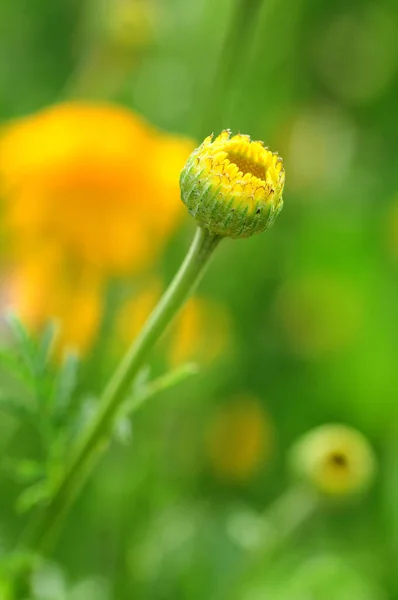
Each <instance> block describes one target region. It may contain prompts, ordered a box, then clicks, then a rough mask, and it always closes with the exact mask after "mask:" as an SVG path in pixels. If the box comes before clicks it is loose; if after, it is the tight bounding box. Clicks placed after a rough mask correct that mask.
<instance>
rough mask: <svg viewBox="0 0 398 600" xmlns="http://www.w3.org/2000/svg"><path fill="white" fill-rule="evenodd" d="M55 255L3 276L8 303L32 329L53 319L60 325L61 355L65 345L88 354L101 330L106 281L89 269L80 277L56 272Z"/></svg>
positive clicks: (58, 340)
mask: <svg viewBox="0 0 398 600" xmlns="http://www.w3.org/2000/svg"><path fill="white" fill-rule="evenodd" d="M53 260H54V257H53V256H52V255H51V254H49V255H47V256H39V257H37V256H35V257H32V259H31V260H29V261H25V262H23V263H22V264H21V265H19V266H18V268H17V269H13V270H11V271H10V273H9V275H8V276H6V277H4V278H3V289H5V290H6V293H7V305H9V306H11V307H12V308H13V309H15V310H17V312H18V316H19V317H20V318H21V319H22V321H23V322H24V323H25V324H26V325H27V326H28V327H29V328H31V329H34V330H38V329H41V328H42V327H44V325H45V324H46V323H47V322H48V321H49V320H55V321H56V322H57V323H58V325H59V334H58V336H57V348H56V349H57V354H59V353H60V352H62V350H64V349H65V348H70V349H73V350H77V351H79V352H80V353H83V354H84V353H85V352H87V350H88V349H89V348H90V346H91V344H92V342H93V340H94V339H95V336H96V334H97V332H98V330H99V327H100V323H101V318H102V311H103V304H102V303H103V289H102V283H101V281H100V280H99V279H98V277H96V276H95V275H94V274H93V273H91V272H90V271H88V270H87V269H86V270H85V271H83V272H81V273H80V276H79V278H78V279H77V280H76V279H75V278H72V279H71V278H68V277H67V276H65V274H64V273H59V274H58V276H57V275H56V273H55V271H51V272H52V275H51V277H49V273H50V271H49V269H52V267H53V266H54V265H53Z"/></svg>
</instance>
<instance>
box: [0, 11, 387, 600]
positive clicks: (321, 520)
mask: <svg viewBox="0 0 398 600" xmlns="http://www.w3.org/2000/svg"><path fill="white" fill-rule="evenodd" d="M96 4H98V5H99V4H100V0H98V2H97V3H96V2H93V3H91V4H88V3H84V2H81V1H80V0H79V1H78V0H69V1H68V0H58V1H57V2H53V1H52V0H2V1H1V3H0V115H1V119H2V121H3V122H7V121H8V120H10V119H12V118H15V117H19V116H22V115H26V114H30V113H32V112H34V111H36V110H38V109H40V108H42V107H44V106H46V105H49V104H52V103H54V102H55V101H57V100H60V99H62V98H63V97H64V95H65V90H66V89H68V86H70V85H71V81H75V79H76V77H77V84H76V89H78V88H79V85H81V89H79V95H80V96H81V97H87V98H97V99H101V98H105V99H108V100H112V101H115V102H118V103H121V104H123V105H126V106H127V107H130V108H132V109H133V110H135V111H137V112H139V113H141V114H142V115H144V116H145V117H146V118H147V119H148V120H149V121H150V122H151V123H152V124H154V125H156V126H158V127H160V128H161V129H164V130H166V131H169V132H173V133H181V134H184V135H186V136H189V137H193V138H196V139H198V140H199V139H201V138H202V137H203V136H204V135H205V134H208V133H210V132H211V131H216V132H218V131H219V130H221V129H222V128H224V127H229V128H231V129H232V130H233V131H241V132H244V133H250V134H251V135H252V137H253V138H254V139H263V140H265V141H266V143H267V144H268V145H269V146H270V148H272V149H276V150H278V152H279V153H280V155H281V156H282V157H283V159H284V164H285V169H286V187H285V193H284V198H285V208H284V210H283V212H282V214H281V216H280V217H279V219H278V221H277V223H276V225H275V227H273V228H272V229H271V230H270V231H269V232H267V233H266V234H264V235H260V236H257V237H255V238H252V239H249V240H242V241H227V242H225V243H223V244H222V247H221V248H220V250H219V252H218V253H217V255H216V256H215V259H214V261H213V263H212V265H211V268H210V269H209V272H208V273H207V275H206V277H205V279H204V280H203V282H202V283H201V287H200V292H201V294H203V295H204V296H205V297H207V298H210V299H213V300H215V301H218V302H219V303H221V304H222V305H225V306H226V307H227V309H228V311H229V313H230V330H231V331H230V340H229V343H228V344H227V347H226V348H225V351H224V352H223V355H222V356H221V357H219V358H218V359H217V360H216V361H213V362H212V364H211V365H205V366H204V367H203V369H202V370H201V371H200V373H199V375H197V376H195V377H194V378H193V379H190V380H188V381H187V382H185V383H183V384H181V385H180V386H179V387H177V388H175V389H173V390H172V391H170V392H169V393H164V394H162V395H161V396H158V397H157V398H155V399H153V401H152V402H151V404H148V406H145V407H144V408H143V409H142V411H141V412H139V413H137V415H136V416H135V417H134V419H133V423H132V429H133V431H132V440H131V442H130V443H128V444H127V445H123V444H119V443H115V444H114V445H113V446H112V448H111V450H110V451H109V452H108V454H107V456H106V458H105V459H104V460H103V461H102V463H101V465H100V467H99V468H98V469H97V470H96V472H95V474H94V476H93V477H92V479H91V481H90V482H89V484H88V485H87V486H86V488H85V490H84V493H83V494H82V496H81V497H80V499H79V500H78V502H77V503H76V505H75V506H74V508H73V510H72V512H71V514H70V517H69V518H68V521H67V524H66V527H65V531H64V532H63V534H62V537H61V539H60V543H59V544H58V546H57V550H56V553H55V555H54V557H53V561H52V562H51V563H49V565H48V566H47V567H46V568H45V569H44V570H43V572H41V574H40V577H38V580H37V581H36V582H35V590H36V591H35V593H36V596H35V598H37V599H40V600H58V599H59V600H61V599H68V600H69V599H70V600H91V599H92V600H107V599H111V598H112V599H117V600H124V599H127V598H139V599H142V600H146V599H148V600H149V599H151V600H168V599H170V600H171V599H173V600H177V599H181V600H182V599H189V600H196V599H198V600H199V599H200V600H203V599H206V600H221V599H227V598H228V599H234V598H236V599H237V600H262V599H264V600H265V599H267V598H270V599H271V598H272V600H310V599H313V598H314V599H315V598H316V599H318V598H319V599H320V600H328V599H329V598H330V599H331V598H339V599H341V600H345V599H347V600H348V599H350V600H356V599H357V600H368V599H369V600H384V599H387V598H388V599H391V600H393V599H398V574H397V570H396V567H395V564H396V561H397V559H398V467H397V465H398V442H397V434H398V422H397V410H396V398H397V390H398V368H397V347H398V345H397V338H398V319H397V317H396V313H397V306H398V193H397V168H396V157H397V151H398V147H397V139H398V118H397V114H396V109H397V100H398V79H397V69H398V46H397V39H398V3H397V1H396V0H378V1H377V2H376V1H374V2H371V1H369V0H358V1H355V0H350V1H348V2H347V1H346V0H345V1H343V0H338V1H337V2H334V3H325V2H321V1H319V0H297V1H295V2H285V3H280V2H276V1H274V0H264V2H262V3H261V9H260V11H259V17H258V18H256V19H255V21H254V22H253V23H251V25H250V32H249V33H250V35H248V36H242V40H239V37H238V40H237V43H238V46H239V52H238V56H237V57H236V65H232V67H233V68H232V70H231V71H230V72H229V75H228V81H227V83H228V85H226V86H221V85H219V80H217V78H216V84H214V81H215V77H216V74H217V70H218V65H219V60H220V54H221V53H222V47H223V43H224V40H225V37H226V35H227V31H228V28H229V26H230V23H231V20H232V19H233V11H234V7H235V1H234V0H218V1H217V2H214V1H210V0H190V1H187V0H167V1H166V0H163V1H162V0H158V1H157V2H153V3H151V5H150V11H151V16H150V27H149V29H148V32H147V36H144V37H143V40H140V41H138V42H137V45H136V46H134V52H133V55H132V59H131V61H127V63H126V64H124V63H123V68H121V69H120V65H119V63H118V62H117V58H115V59H114V60H115V64H112V61H111V63H110V64H108V66H107V69H108V70H106V71H102V69H101V70H100V74H99V75H98V73H97V74H95V73H94V74H93V77H92V81H91V85H90V86H88V88H87V89H85V88H84V84H83V83H81V82H80V83H79V77H78V76H76V73H77V72H79V65H80V64H81V57H82V55H84V50H85V45H86V44H88V43H89V42H88V41H87V40H91V38H90V36H94V38H95V36H96V35H99V34H98V31H97V30H96V24H95V18H94V17H95V15H96V14H97V8H98V7H97V6H96ZM148 4H149V3H148ZM249 4H250V3H249V2H248V5H249ZM93 31H94V33H93ZM140 31H141V28H140V27H139V28H138V32H140ZM136 33H137V32H136ZM101 35H103V33H102V34H101ZM129 35H130V34H129ZM137 35H138V34H137ZM138 37H139V36H138ZM129 39H130V38H129ZM90 43H91V42H90ZM235 67H236V68H235ZM96 78H97V79H96ZM93 82H94V83H93ZM217 82H218V83H217ZM213 92H214V95H213ZM213 98H214V101H216V102H218V103H219V104H218V105H217V106H215V107H211V102H210V101H211V100H212V99H213ZM209 107H210V108H209ZM213 112H214V116H213ZM207 117H208V118H207ZM206 119H207V120H206ZM211 119H213V122H212V123H211V122H209V121H211ZM204 128H207V129H206V130H204ZM193 229H194V226H193V223H192V222H191V220H190V219H189V218H188V217H187V219H186V221H185V222H184V224H183V226H182V227H181V228H180V230H179V231H178V233H177V235H176V236H175V237H174V238H173V239H172V240H170V243H169V244H168V248H167V252H166V254H165V256H164V257H163V259H162V262H161V264H160V265H159V266H158V267H157V269H158V271H159V272H161V273H163V274H164V277H165V278H166V279H169V278H170V277H171V275H172V273H173V272H174V271H175V269H176V268H177V266H178V264H179V261H180V259H181V257H182V256H183V254H184V252H185V249H186V247H187V245H188V243H189V239H190V236H191V235H192V232H193ZM6 252H7V249H6V248H4V253H5V254H6ZM104 343H105V342H104ZM98 360H100V359H98ZM99 364H100V363H98V364H97V363H96V354H95V352H93V353H92V356H91V357H90V360H89V361H87V364H84V363H83V371H84V374H85V385H86V386H87V388H88V389H92V390H93V391H95V392H97V391H99V390H100V389H101V384H102V383H103V382H104V381H105V379H106V377H107V375H109V372H110V368H111V364H113V363H112V361H111V360H109V364H108V363H105V364H104V362H103V361H102V362H101V364H100V367H99V366H98V365H99ZM155 369H156V366H155ZM245 398H249V399H251V400H250V401H249V406H251V403H252V402H254V400H252V399H255V403H256V406H257V405H259V406H260V407H261V411H262V413H261V415H262V416H261V420H262V422H261V424H260V425H258V427H260V429H261V432H262V433H261V435H263V436H264V437H265V438H266V440H265V443H264V445H263V449H262V452H261V456H260V457H259V460H258V461H257V462H256V461H255V462H256V464H255V466H253V468H250V469H249V470H248V472H247V473H244V475H243V476H239V474H238V476H237V477H234V476H233V474H232V475H230V474H229V476H227V477H226V476H225V473H224V474H223V473H222V472H221V474H220V469H219V468H218V466H217V464H215V462H214V457H213V458H212V456H213V455H212V453H211V451H209V450H208V447H207V444H208V442H207V441H206V440H208V437H209V436H208V431H209V428H210V429H211V427H212V426H214V420H215V419H218V420H219V419H220V418H222V414H223V412H222V411H223V410H225V411H226V412H228V410H227V408H228V406H230V404H231V403H233V402H237V399H238V401H239V399H243V400H242V403H241V404H239V406H240V409H239V410H242V406H244V405H245V400H244V399H245ZM256 410H257V409H256ZM256 414H257V413H256ZM238 421H239V418H238ZM243 421H244V419H243ZM217 422H218V421H217ZM325 422H343V423H347V424H349V425H352V426H354V427H356V428H358V429H359V430H360V431H362V432H363V433H364V434H365V435H366V436H367V437H368V438H369V440H370V441H371V443H372V445H373V446H374V448H375V450H376V453H377V457H378V461H379V473H378V476H377V479H376V482H375V485H374V487H373V489H372V490H371V492H370V493H369V494H368V495H367V496H366V498H364V499H363V500H361V501H360V502H352V503H349V504H348V505H347V506H345V507H344V508H339V509H338V510H336V509H331V510H324V511H322V512H321V514H318V515H317V516H316V517H315V518H313V519H312V520H311V521H310V522H309V524H308V525H307V527H305V528H303V529H302V530H301V531H300V532H299V533H298V534H297V535H296V536H294V537H293V539H292V540H289V541H288V543H286V544H284V546H283V549H281V550H279V551H278V552H277V553H276V555H275V556H274V557H273V558H272V560H270V561H268V562H267V564H259V565H257V568H255V569H253V570H252V572H251V574H250V577H248V578H244V583H243V584H242V585H240V586H238V588H237V587H236V574H237V573H238V572H239V566H240V565H241V564H242V561H244V558H245V556H246V553H247V552H248V551H250V547H251V543H252V538H253V536H254V537H255V536H256V535H257V534H258V527H257V525H256V518H257V517H258V514H259V512H260V511H263V510H264V509H265V508H266V507H267V506H268V505H269V504H270V502H272V501H273V500H275V499H276V498H277V497H278V496H279V495H280V494H282V493H283V492H284V490H286V488H287V487H288V486H289V474H288V472H287V469H286V455H287V452H288V449H289V447H290V445H291V444H292V442H293V441H294V440H295V439H296V438H297V437H299V436H300V435H301V434H303V433H304V432H306V431H307V430H309V429H311V428H312V427H314V426H316V425H319V424H321V423H325ZM212 424H213V425H212ZM226 427H227V430H228V435H227V436H226V437H227V438H228V439H227V441H226V445H225V452H226V453H230V454H231V453H232V454H233V453H234V451H235V453H236V454H237V455H239V449H240V447H241V445H242V444H243V445H244V444H245V435H247V436H249V438H250V437H251V438H252V436H253V435H256V434H255V433H254V434H253V432H252V430H251V429H250V425H249V430H248V432H246V433H245V431H243V433H242V432H241V431H238V432H237V435H236V439H235V438H234V431H235V429H237V430H239V427H235V429H234V427H231V428H230V429H228V422H227V425H226ZM256 427H257V425H254V428H256ZM0 429H1V438H0V443H1V448H2V450H1V452H2V455H3V457H8V456H9V455H10V454H11V455H20V454H26V455H28V456H31V455H32V454H34V452H35V445H34V443H33V442H32V436H31V435H28V434H26V435H22V433H20V434H19V435H18V434H16V437H15V432H16V430H17V423H16V422H15V420H13V419H12V418H10V417H9V416H7V415H6V414H4V415H2V416H1V419H0ZM242 436H243V437H242ZM224 437H225V435H224ZM242 440H243V441H242ZM220 452H222V449H221V450H220ZM237 460H238V459H237ZM232 470H233V469H232ZM221 471H222V468H221ZM18 486H19V484H18V483H15V481H14V478H13V477H12V474H10V472H9V470H7V469H3V471H2V473H1V478H0V508H1V513H0V546H3V548H4V551H5V552H6V551H7V548H9V547H11V544H12V541H13V540H14V539H15V537H16V535H17V533H18V531H19V529H20V527H21V521H20V518H19V517H18V516H17V515H16V514H15V511H14V502H15V498H16V496H17V494H18V492H19V489H20V488H19V487H18ZM237 590H238V591H237Z"/></svg>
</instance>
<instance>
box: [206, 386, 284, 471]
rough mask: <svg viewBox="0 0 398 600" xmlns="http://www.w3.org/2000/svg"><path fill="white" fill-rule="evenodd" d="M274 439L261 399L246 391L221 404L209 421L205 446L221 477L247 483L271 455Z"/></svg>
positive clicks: (212, 465)
mask: <svg viewBox="0 0 398 600" xmlns="http://www.w3.org/2000/svg"><path fill="white" fill-rule="evenodd" d="M273 441H274V440H273V428H272V424H271V422H270V419H269V416H268V414H267V413H266V411H265V410H264V408H263V406H262V403H261V402H260V401H259V400H258V399H257V398H254V397H252V396H248V395H243V396H241V397H237V398H236V399H234V400H232V401H230V402H229V403H228V404H226V405H225V406H223V407H221V408H220V409H219V411H218V412H217V413H216V415H215V416H214V418H213V419H212V420H211V421H210V422H209V425H208V428H207V431H206V436H205V449H206V454H207V457H208V460H209V463H210V466H211V469H212V471H213V473H214V475H215V476H216V477H217V478H218V479H220V480H222V481H226V482H231V483H245V482H247V481H248V480H250V479H251V477H253V475H255V473H256V472H257V471H258V469H259V468H260V467H261V465H262V464H263V463H264V461H265V460H266V459H267V458H268V457H269V454H270V452H271V450H272V447H273Z"/></svg>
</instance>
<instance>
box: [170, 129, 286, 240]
mask: <svg viewBox="0 0 398 600" xmlns="http://www.w3.org/2000/svg"><path fill="white" fill-rule="evenodd" d="M284 182H285V172H284V170H283V166H282V159H281V158H279V157H278V155H277V154H273V153H272V152H270V151H269V150H268V149H267V148H265V146H264V145H263V143H262V142H255V141H251V139H250V137H249V136H248V135H241V134H238V135H234V136H232V137H231V132H230V131H223V132H222V133H221V134H220V135H219V136H218V137H216V138H215V139H214V140H213V136H209V137H207V138H206V139H205V141H204V142H203V143H202V145H201V146H199V148H197V149H196V150H195V151H194V152H193V153H192V154H191V156H190V157H189V159H188V161H187V163H186V165H185V167H184V169H183V170H182V173H181V178H180V184H181V196H182V200H183V202H184V204H185V205H186V206H187V208H188V210H189V212H190V214H191V215H192V216H193V217H194V218H195V219H196V220H197V221H198V222H199V224H200V225H201V226H202V227H205V228H206V229H208V230H209V231H210V232H211V233H213V234H215V235H219V236H227V237H232V238H239V237H249V236H251V235H253V234H255V233H260V232H261V231H264V229H266V228H267V227H269V226H270V225H272V223H273V222H274V220H275V219H276V217H277V215H278V214H279V212H280V211H281V209H282V206H283V200H282V192H283V186H284Z"/></svg>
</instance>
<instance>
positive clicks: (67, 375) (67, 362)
mask: <svg viewBox="0 0 398 600" xmlns="http://www.w3.org/2000/svg"><path fill="white" fill-rule="evenodd" d="M79 366H80V361H79V358H78V356H77V355H76V354H73V353H72V352H69V353H68V354H66V356H65V358H64V362H63V364H62V367H61V370H60V372H59V374H58V376H57V379H56V383H55V394H54V412H55V415H56V416H62V415H63V414H64V413H65V411H66V410H67V409H68V407H69V405H70V403H71V399H72V396H73V393H74V392H75V390H76V387H77V384H78V379H79Z"/></svg>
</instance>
